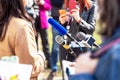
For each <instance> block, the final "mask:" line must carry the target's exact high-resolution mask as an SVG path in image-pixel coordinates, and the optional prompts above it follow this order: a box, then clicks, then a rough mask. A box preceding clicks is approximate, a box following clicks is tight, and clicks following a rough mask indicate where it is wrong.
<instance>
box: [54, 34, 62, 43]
mask: <svg viewBox="0 0 120 80" xmlns="http://www.w3.org/2000/svg"><path fill="white" fill-rule="evenodd" d="M55 40H56V42H57V43H58V44H63V42H64V39H63V37H62V36H60V35H57V36H56V37H55Z"/></svg>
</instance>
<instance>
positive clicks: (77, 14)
mask: <svg viewBox="0 0 120 80" xmlns="http://www.w3.org/2000/svg"><path fill="white" fill-rule="evenodd" d="M71 12H72V14H71V16H72V17H73V18H74V19H75V20H76V21H77V22H78V23H79V22H80V20H81V17H80V9H79V7H78V6H76V8H75V9H72V10H71Z"/></svg>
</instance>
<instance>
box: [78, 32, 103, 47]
mask: <svg viewBox="0 0 120 80" xmlns="http://www.w3.org/2000/svg"><path fill="white" fill-rule="evenodd" d="M77 37H78V39H80V40H82V42H83V44H84V45H86V46H88V47H91V46H95V47H97V48H101V47H100V46H99V45H97V44H96V43H95V41H96V40H95V38H94V37H93V36H91V35H89V34H85V33H83V32H78V33H77Z"/></svg>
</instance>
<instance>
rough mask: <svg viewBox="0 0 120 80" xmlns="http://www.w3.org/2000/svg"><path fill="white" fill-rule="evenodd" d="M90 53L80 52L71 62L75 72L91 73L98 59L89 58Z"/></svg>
mask: <svg viewBox="0 0 120 80" xmlns="http://www.w3.org/2000/svg"><path fill="white" fill-rule="evenodd" d="M90 55H91V53H90V52H87V53H83V54H80V55H79V56H78V57H77V59H76V61H75V63H73V64H72V66H74V67H75V74H79V73H90V74H92V73H93V72H94V70H95V68H96V66H97V63H98V59H91V58H90Z"/></svg>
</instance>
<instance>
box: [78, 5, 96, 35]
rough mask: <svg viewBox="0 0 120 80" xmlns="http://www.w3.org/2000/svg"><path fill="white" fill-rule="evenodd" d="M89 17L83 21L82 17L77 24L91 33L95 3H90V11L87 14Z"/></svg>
mask: <svg viewBox="0 0 120 80" xmlns="http://www.w3.org/2000/svg"><path fill="white" fill-rule="evenodd" d="M88 15H89V18H88V20H87V21H84V20H83V19H82V18H81V20H80V22H78V23H79V25H80V27H81V29H82V30H84V31H85V32H86V33H90V34H91V33H93V32H94V30H95V26H96V25H95V24H96V15H97V14H96V5H95V3H94V4H92V7H91V9H90V13H89V14H88Z"/></svg>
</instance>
